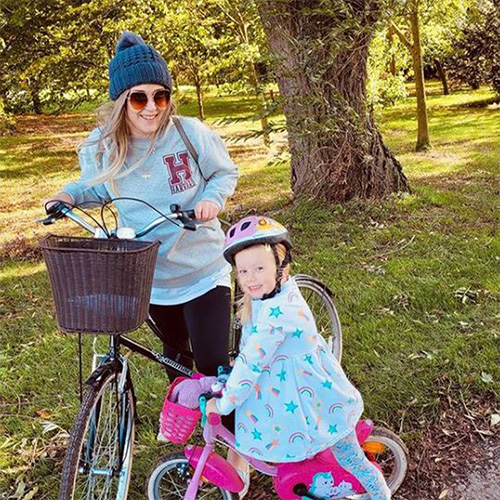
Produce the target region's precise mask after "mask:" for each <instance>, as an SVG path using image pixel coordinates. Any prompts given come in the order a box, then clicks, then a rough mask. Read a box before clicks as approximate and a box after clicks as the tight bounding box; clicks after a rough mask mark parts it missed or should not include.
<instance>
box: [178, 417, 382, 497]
mask: <svg viewBox="0 0 500 500" xmlns="http://www.w3.org/2000/svg"><path fill="white" fill-rule="evenodd" d="M373 427H374V426H373V422H372V421H371V420H361V421H359V422H358V424H357V426H356V434H357V438H358V441H359V442H360V444H363V443H364V442H365V441H366V439H367V438H368V437H369V435H370V434H371V432H372V430H373ZM218 437H220V438H222V440H223V441H224V443H225V444H226V445H227V446H228V447H229V448H230V449H232V450H234V451H236V452H237V450H236V447H235V436H234V435H233V434H232V433H231V432H229V431H228V430H227V429H226V428H225V427H223V426H222V423H221V417H220V415H218V414H215V413H211V414H209V415H208V416H207V419H206V424H205V427H204V428H203V439H204V441H205V446H203V447H202V446H191V445H188V446H186V448H185V449H184V454H185V456H186V458H187V459H188V461H189V463H190V464H191V465H192V466H193V467H194V468H195V473H194V475H193V477H192V479H191V481H190V483H189V486H188V488H187V491H186V494H185V496H184V500H195V499H196V494H197V492H198V488H199V484H200V480H201V478H202V476H203V477H204V478H205V479H206V480H208V481H210V482H212V483H213V484H215V485H217V486H219V487H220V488H222V489H225V490H228V491H231V492H233V493H237V492H239V491H241V490H242V488H243V481H242V480H241V478H240V477H239V475H238V473H237V472H236V470H235V469H234V467H233V466H232V465H231V464H229V462H227V461H226V460H225V459H223V458H222V457H220V456H219V455H217V454H215V453H213V451H214V448H215V444H216V442H217V438H218ZM242 456H243V457H244V458H245V460H247V461H248V462H249V463H250V464H251V465H252V466H253V467H254V468H255V469H256V470H258V471H259V472H262V473H263V474H266V475H268V476H272V477H273V485H274V488H275V490H276V492H277V493H278V496H279V498H280V499H282V500H294V499H297V498H298V497H300V498H310V499H312V500H323V499H324V498H330V499H334V498H344V497H345V496H348V495H353V494H360V493H365V490H364V488H363V487H362V486H361V484H360V483H359V481H358V480H357V479H356V478H355V477H354V476H353V475H352V474H350V473H348V472H347V471H345V470H344V469H343V468H342V467H341V466H340V465H339V464H338V462H337V461H336V460H335V457H334V456H333V453H332V451H331V450H330V449H326V450H324V451H322V452H321V453H319V454H317V455H316V456H315V457H313V458H310V459H306V460H302V461H301V462H287V463H278V464H269V463H266V462H263V461H261V460H258V459H255V458H252V457H248V456H246V455H242ZM373 463H374V464H375V465H376V466H377V467H379V466H378V464H377V463H376V462H373ZM325 476H328V477H329V481H330V482H331V484H330V485H329V489H328V496H323V495H325V494H323V495H322V496H320V493H319V492H318V493H317V495H315V494H314V493H312V492H311V491H310V489H311V484H314V482H315V478H318V477H319V478H321V477H325Z"/></svg>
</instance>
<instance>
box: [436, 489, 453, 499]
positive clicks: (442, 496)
mask: <svg viewBox="0 0 500 500" xmlns="http://www.w3.org/2000/svg"><path fill="white" fill-rule="evenodd" d="M448 491H450V490H443V491H442V492H441V495H439V496H438V500H441V498H444V497H446V496H448Z"/></svg>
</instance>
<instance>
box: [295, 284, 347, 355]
mask: <svg viewBox="0 0 500 500" xmlns="http://www.w3.org/2000/svg"><path fill="white" fill-rule="evenodd" d="M294 280H295V283H297V286H298V287H299V290H300V292H301V293H302V296H303V297H304V299H305V301H306V302H307V305H308V306H309V308H310V309H311V312H312V314H313V316H314V321H315V322H316V327H317V328H318V332H319V333H320V334H321V335H322V336H323V338H324V339H325V340H326V341H327V343H328V345H329V346H330V349H331V350H332V354H333V355H334V356H335V357H336V358H337V360H338V361H339V362H340V361H341V359H342V326H341V325H340V319H339V315H338V313H337V309H336V307H335V304H334V302H333V293H332V291H331V290H330V289H329V288H328V287H327V286H326V285H325V284H323V283H322V282H321V281H319V280H317V279H315V278H311V276H307V275H306V274H297V275H295V276H294Z"/></svg>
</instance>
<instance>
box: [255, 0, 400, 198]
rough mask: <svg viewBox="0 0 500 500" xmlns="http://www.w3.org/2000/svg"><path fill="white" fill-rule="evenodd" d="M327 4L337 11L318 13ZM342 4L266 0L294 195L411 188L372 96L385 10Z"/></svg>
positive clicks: (263, 9)
mask: <svg viewBox="0 0 500 500" xmlns="http://www.w3.org/2000/svg"><path fill="white" fill-rule="evenodd" d="M326 4H328V6H329V7H331V10H330V11H329V12H327V13H326V14H324V15H323V14H322V13H318V12H319V10H318V9H322V8H324V7H325V5H326ZM340 4H341V5H342V4H343V6H344V7H345V8H344V9H342V10H341V11H340V12H339V13H338V15H333V13H332V10H333V9H335V8H338V5H339V1H338V0H336V1H335V2H328V1H327V2H325V1H324V0H323V1H320V0H314V1H311V0H309V1H306V0H302V1H297V0H293V1H292V0H280V1H273V2H269V1H265V0H260V1H259V11H260V15H261V18H262V20H263V24H264V29H265V32H266V35H267V37H268V40H269V44H270V47H271V50H272V52H273V53H274V56H275V57H276V59H277V61H276V62H277V68H276V70H277V73H276V75H277V81H278V85H279V89H280V95H281V98H282V102H283V110H284V113H285V117H286V122H287V129H288V143H289V147H290V153H291V182H292V189H293V192H294V195H295V196H296V197H299V196H306V197H314V198H320V199H324V200H327V201H329V202H333V203H339V202H344V201H347V200H349V199H352V198H357V197H359V198H370V197H377V198H379V197H384V196H387V195H388V194H390V193H392V192H394V191H400V190H408V189H409V186H408V182H407V179H406V176H405V175H404V173H403V171H402V168H401V165H400V163H399V162H398V161H397V159H396V158H395V157H394V156H393V154H392V153H391V152H390V151H389V149H388V148H387V147H386V146H385V145H384V143H383V141H382V137H381V135H380V133H379V132H378V130H377V128H376V126H375V124H374V121H373V117H372V114H371V111H370V110H369V107H368V104H367V100H366V79H367V71H366V64H367V57H368V49H369V45H370V41H371V39H372V36H373V32H374V30H375V20H376V15H377V13H374V12H372V11H370V9H368V8H367V6H366V5H364V3H363V5H361V4H360V3H359V2H357V3H355V2H352V3H351V2H350V1H347V0H344V2H340ZM348 4H349V5H348ZM352 13H353V14H352ZM349 16H352V17H350V18H349Z"/></svg>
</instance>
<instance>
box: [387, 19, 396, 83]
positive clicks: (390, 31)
mask: <svg viewBox="0 0 500 500" xmlns="http://www.w3.org/2000/svg"><path fill="white" fill-rule="evenodd" d="M394 35H395V32H394V28H393V26H392V25H389V28H388V30H387V42H388V43H389V48H390V50H391V61H390V63H389V71H390V72H391V75H392V76H396V72H397V69H396V54H394Z"/></svg>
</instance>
